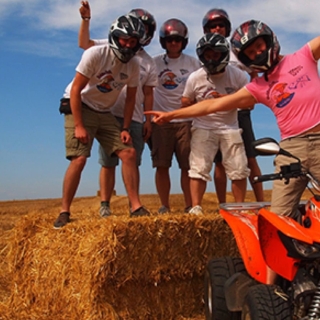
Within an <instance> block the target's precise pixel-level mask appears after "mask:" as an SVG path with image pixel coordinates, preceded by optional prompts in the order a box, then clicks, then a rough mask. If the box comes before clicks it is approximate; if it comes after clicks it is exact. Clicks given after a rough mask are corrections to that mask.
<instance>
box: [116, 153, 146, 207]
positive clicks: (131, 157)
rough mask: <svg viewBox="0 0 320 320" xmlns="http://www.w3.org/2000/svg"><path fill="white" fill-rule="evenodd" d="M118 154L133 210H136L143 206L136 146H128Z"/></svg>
mask: <svg viewBox="0 0 320 320" xmlns="http://www.w3.org/2000/svg"><path fill="white" fill-rule="evenodd" d="M116 154H117V156H118V157H119V158H120V159H121V161H122V179H123V182H124V185H125V187H126V190H127V194H128V198H129V201H130V204H131V211H135V210H136V209H138V208H140V207H141V202H140V198H139V172H138V167H137V163H136V151H135V149H134V148H127V149H123V150H120V151H117V152H116Z"/></svg>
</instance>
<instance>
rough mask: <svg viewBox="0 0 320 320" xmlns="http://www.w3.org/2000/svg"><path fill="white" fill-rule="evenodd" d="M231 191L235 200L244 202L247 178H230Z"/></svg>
mask: <svg viewBox="0 0 320 320" xmlns="http://www.w3.org/2000/svg"><path fill="white" fill-rule="evenodd" d="M231 188H232V193H233V197H234V201H235V202H244V199H245V197H246V191H247V179H242V180H232V182H231Z"/></svg>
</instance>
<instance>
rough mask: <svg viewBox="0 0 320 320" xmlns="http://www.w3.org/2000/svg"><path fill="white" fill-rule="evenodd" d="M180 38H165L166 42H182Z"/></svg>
mask: <svg viewBox="0 0 320 320" xmlns="http://www.w3.org/2000/svg"><path fill="white" fill-rule="evenodd" d="M182 40H183V39H182V38H181V37H168V38H166V42H169V43H172V42H173V41H174V42H182Z"/></svg>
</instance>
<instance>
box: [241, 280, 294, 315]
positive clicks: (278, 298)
mask: <svg viewBox="0 0 320 320" xmlns="http://www.w3.org/2000/svg"><path fill="white" fill-rule="evenodd" d="M241 319H242V320H258V319H259V320H261V319H266V320H279V319H281V320H290V319H292V316H291V311H290V305H289V303H288V301H287V299H286V296H285V294H284V293H283V291H282V289H281V288H280V287H278V286H275V285H265V284H258V285H255V286H253V287H251V288H249V290H248V293H247V295H246V297H245V301H244V305H243V308H242V316H241Z"/></svg>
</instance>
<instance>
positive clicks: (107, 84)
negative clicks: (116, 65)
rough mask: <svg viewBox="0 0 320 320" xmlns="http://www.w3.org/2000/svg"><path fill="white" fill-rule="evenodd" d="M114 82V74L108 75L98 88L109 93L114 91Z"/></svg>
mask: <svg viewBox="0 0 320 320" xmlns="http://www.w3.org/2000/svg"><path fill="white" fill-rule="evenodd" d="M113 81H114V78H113V76H112V74H108V75H107V76H106V77H104V78H103V80H102V81H101V82H100V83H98V84H97V88H98V90H99V91H100V92H103V93H108V92H110V91H112V87H111V83H112V82H113Z"/></svg>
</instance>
